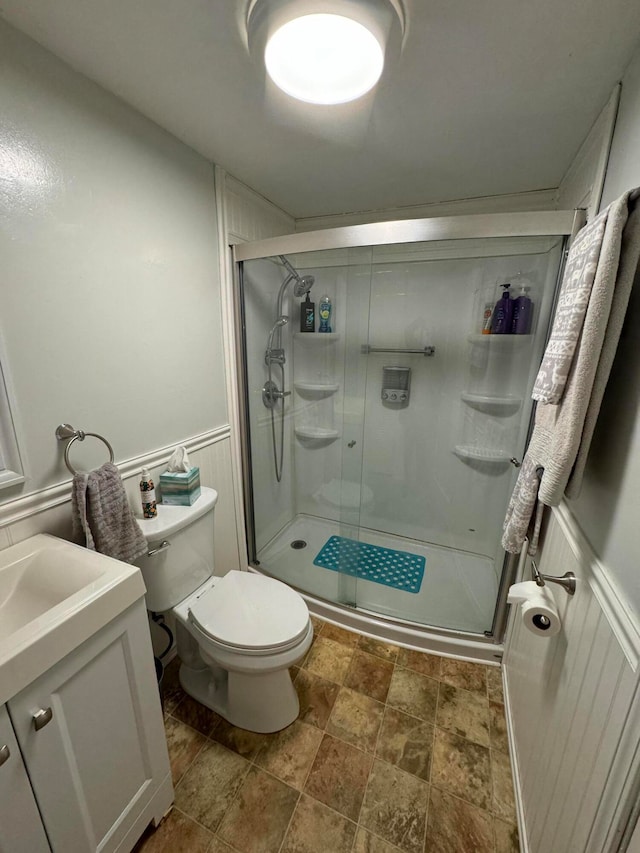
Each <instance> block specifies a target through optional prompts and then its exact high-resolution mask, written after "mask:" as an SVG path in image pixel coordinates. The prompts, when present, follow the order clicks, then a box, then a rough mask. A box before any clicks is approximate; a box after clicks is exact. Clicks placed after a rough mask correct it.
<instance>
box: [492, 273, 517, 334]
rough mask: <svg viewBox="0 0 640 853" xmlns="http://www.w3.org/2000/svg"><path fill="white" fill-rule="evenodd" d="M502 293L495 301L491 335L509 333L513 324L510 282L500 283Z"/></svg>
mask: <svg viewBox="0 0 640 853" xmlns="http://www.w3.org/2000/svg"><path fill="white" fill-rule="evenodd" d="M500 286H501V287H503V288H504V293H503V294H502V296H501V297H500V299H498V301H497V302H496V307H495V308H494V309H493V320H492V321H491V334H492V335H510V334H512V331H511V329H512V326H513V299H512V298H511V297H510V296H509V288H510V287H511V284H501V285H500Z"/></svg>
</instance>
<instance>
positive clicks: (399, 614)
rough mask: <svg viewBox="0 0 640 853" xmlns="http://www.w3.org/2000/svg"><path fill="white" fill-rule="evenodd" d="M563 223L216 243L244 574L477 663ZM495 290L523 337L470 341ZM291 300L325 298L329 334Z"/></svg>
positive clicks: (497, 625) (504, 221) (483, 651)
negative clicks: (524, 316) (232, 356)
mask: <svg viewBox="0 0 640 853" xmlns="http://www.w3.org/2000/svg"><path fill="white" fill-rule="evenodd" d="M575 220H576V217H575V216H574V213H573V212H564V211H563V212H550V213H532V214H510V215H506V214H497V215H492V216H465V217H448V218H443V219H429V220H410V221H405V222H394V223H383V224H380V225H364V226H357V227H352V228H344V229H331V230H327V231H321V232H310V233H306V234H305V233H302V234H296V235H289V236H286V237H281V238H273V239H270V240H264V241H260V242H258V243H245V244H242V245H239V246H236V247H235V248H234V254H235V260H236V262H237V273H238V277H237V288H236V292H235V298H236V318H237V330H236V331H237V343H238V355H239V359H240V364H241V367H242V370H241V380H242V381H241V394H240V397H241V401H242V412H241V416H242V426H243V430H242V432H243V456H244V459H243V462H244V485H245V509H246V520H247V544H248V549H249V559H250V562H251V563H252V565H253V566H255V567H257V568H258V569H259V571H262V572H265V573H267V574H269V575H271V576H273V577H276V578H278V579H280V580H282V581H284V582H286V583H288V584H290V585H291V586H293V587H295V588H296V589H298V590H300V591H301V592H302V593H303V594H305V595H306V596H307V597H308V599H309V600H310V601H311V603H312V609H313V604H314V603H315V605H316V612H320V613H323V614H324V615H329V616H330V618H332V619H334V621H338V622H340V621H342V622H343V623H344V624H346V625H351V626H352V627H353V626H355V625H359V627H360V628H362V629H363V630H366V631H367V632H368V633H371V634H375V635H378V636H381V637H386V638H387V639H395V640H396V641H400V640H404V641H405V642H408V643H411V644H414V645H417V646H420V647H423V648H427V649H429V648H432V649H433V650H445V651H446V650H447V649H448V650H449V651H452V650H453V651H455V652H458V653H460V654H464V655H466V656H472V657H479V658H482V657H485V658H487V659H489V658H490V657H491V656H492V654H493V653H494V652H495V645H493V644H496V643H499V642H500V641H501V639H502V632H503V628H504V614H505V610H506V603H505V598H506V590H507V588H508V585H509V583H511V581H512V577H513V573H514V571H515V560H514V559H507V558H506V555H505V552H504V551H503V550H502V548H501V546H500V537H501V532H502V521H503V518H504V514H505V510H506V506H507V503H508V500H509V496H510V494H511V490H512V488H513V484H514V482H515V478H516V476H517V467H518V465H519V460H521V459H522V456H523V453H524V450H525V446H526V442H527V437H528V431H529V427H530V422H531V417H532V402H531V399H530V393H531V386H532V384H533V381H534V378H535V375H536V371H537V367H538V365H539V363H540V359H541V356H542V352H543V349H544V344H545V340H546V336H547V330H548V328H549V322H550V318H551V314H552V310H553V305H554V299H555V294H556V289H557V282H558V278H559V274H560V270H561V266H562V262H563V257H564V250H565V247H566V242H567V238H568V236H569V235H570V234H571V233H572V229H573V228H574V222H575ZM506 284H510V285H511V288H510V290H511V292H512V294H513V298H516V297H517V296H518V295H520V294H526V295H527V296H528V297H529V298H530V299H531V300H532V303H533V312H532V318H531V325H530V328H523V326H522V324H520V327H519V331H520V332H521V333H519V334H514V333H507V334H486V332H487V330H488V328H487V327H490V324H491V319H490V318H489V319H488V316H487V315H489V314H490V313H491V311H492V309H493V306H494V305H495V302H496V300H497V299H498V298H499V297H500V293H501V292H502V286H504V285H506ZM311 288H312V289H311ZM307 293H309V298H310V299H312V300H313V301H314V303H315V304H316V306H317V305H318V304H319V303H320V300H321V299H322V297H323V296H328V297H329V298H330V300H331V302H332V306H333V313H332V324H331V327H332V332H331V333H322V332H319V331H318V320H317V318H316V323H315V331H314V332H301V331H298V330H299V329H300V302H301V299H302V298H304V297H305V295H306V294H307ZM316 314H317V310H316ZM494 316H495V315H494ZM358 619H359V620H360V622H358V621H357V620H358ZM354 620H355V621H354Z"/></svg>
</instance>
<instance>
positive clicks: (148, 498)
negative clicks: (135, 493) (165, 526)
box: [140, 468, 158, 518]
mask: <svg viewBox="0 0 640 853" xmlns="http://www.w3.org/2000/svg"><path fill="white" fill-rule="evenodd" d="M140 498H141V499H142V516H143V518H155V517H156V516H157V514H158V508H157V506H156V490H155V489H154V487H153V480H152V479H151V474H150V473H149V471H148V469H147V468H143V469H142V475H141V480H140Z"/></svg>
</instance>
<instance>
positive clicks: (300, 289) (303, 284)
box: [293, 275, 316, 296]
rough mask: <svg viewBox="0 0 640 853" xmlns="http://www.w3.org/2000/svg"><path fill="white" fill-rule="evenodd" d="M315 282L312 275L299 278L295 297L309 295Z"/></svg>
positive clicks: (294, 290)
mask: <svg viewBox="0 0 640 853" xmlns="http://www.w3.org/2000/svg"><path fill="white" fill-rule="evenodd" d="M315 280H316V279H315V276H312V275H303V276H302V277H300V276H298V277H297V279H296V283H295V285H294V288H293V295H294V296H304V295H305V293H309V291H310V290H311V288H312V287H313V283H314V282H315Z"/></svg>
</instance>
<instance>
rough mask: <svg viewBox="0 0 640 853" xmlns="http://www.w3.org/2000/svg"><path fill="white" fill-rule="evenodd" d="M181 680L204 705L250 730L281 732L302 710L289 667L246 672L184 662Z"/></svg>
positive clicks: (236, 724) (235, 724)
mask: <svg viewBox="0 0 640 853" xmlns="http://www.w3.org/2000/svg"><path fill="white" fill-rule="evenodd" d="M180 684H181V685H182V687H183V689H184V690H185V692H186V693H188V694H189V695H190V696H192V697H193V698H194V699H196V700H197V701H198V702H200V703H201V704H202V705H206V707H207V708H210V709H211V710H212V711H215V712H216V713H217V714H220V716H221V717H224V719H225V720H227V721H228V722H229V723H232V724H233V725H234V726H238V728H241V729H247V730H248V731H250V732H259V733H261V734H268V733H271V732H278V731H280V729H284V728H286V727H287V726H289V725H291V723H292V722H293V721H294V720H295V719H297V717H298V714H299V712H300V703H299V701H298V694H297V693H296V691H295V688H294V686H293V684H292V682H291V676H290V675H289V670H288V669H281V670H277V671H276V672H268V673H264V674H255V673H252V674H246V673H243V672H229V671H225V670H223V669H222V668H220V667H216V668H215V669H212V668H211V666H210V665H209V666H205V667H203V668H201V669H194V668H192V667H189V666H187V665H186V664H185V663H183V664H182V665H181V667H180Z"/></svg>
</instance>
